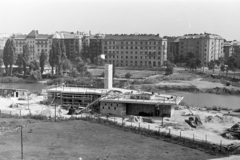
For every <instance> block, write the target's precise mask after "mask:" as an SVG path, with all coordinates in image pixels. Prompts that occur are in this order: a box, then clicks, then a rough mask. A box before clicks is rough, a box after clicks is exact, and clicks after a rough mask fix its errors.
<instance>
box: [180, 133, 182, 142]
mask: <svg viewBox="0 0 240 160" xmlns="http://www.w3.org/2000/svg"><path fill="white" fill-rule="evenodd" d="M181 138H182V132H181V131H180V140H181Z"/></svg>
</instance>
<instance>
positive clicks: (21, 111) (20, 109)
mask: <svg viewBox="0 0 240 160" xmlns="http://www.w3.org/2000/svg"><path fill="white" fill-rule="evenodd" d="M19 112H20V113H19V115H20V117H22V113H21V112H22V111H21V109H20V110H19Z"/></svg>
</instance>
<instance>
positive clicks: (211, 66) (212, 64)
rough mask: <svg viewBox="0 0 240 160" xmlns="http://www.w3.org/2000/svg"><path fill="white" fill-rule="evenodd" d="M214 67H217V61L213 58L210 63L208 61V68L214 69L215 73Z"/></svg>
mask: <svg viewBox="0 0 240 160" xmlns="http://www.w3.org/2000/svg"><path fill="white" fill-rule="evenodd" d="M214 67H215V62H214V61H213V60H211V61H210V62H209V63H208V69H209V70H213V73H214Z"/></svg>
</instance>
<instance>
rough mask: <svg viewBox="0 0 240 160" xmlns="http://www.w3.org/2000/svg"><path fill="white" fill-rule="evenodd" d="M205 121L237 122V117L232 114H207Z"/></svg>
mask: <svg viewBox="0 0 240 160" xmlns="http://www.w3.org/2000/svg"><path fill="white" fill-rule="evenodd" d="M205 122H206V123H237V122H239V118H237V117H232V116H220V115H215V116H207V117H206V118H205Z"/></svg>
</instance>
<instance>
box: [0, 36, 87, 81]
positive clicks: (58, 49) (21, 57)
mask: <svg viewBox="0 0 240 160" xmlns="http://www.w3.org/2000/svg"><path fill="white" fill-rule="evenodd" d="M22 50H23V52H22V53H21V54H18V55H17V54H16V47H15V42H14V40H13V39H12V38H10V39H8V40H7V42H6V44H5V47H4V49H3V56H2V59H0V64H1V65H2V64H4V66H5V75H6V76H12V75H13V73H12V72H13V65H17V66H18V72H19V73H20V72H23V76H24V77H25V76H26V75H27V74H28V73H29V74H30V77H32V78H33V79H36V80H39V79H41V77H42V75H43V73H44V66H45V65H46V64H49V65H50V66H51V68H52V69H51V70H52V71H51V73H52V75H54V69H55V73H56V75H59V76H62V75H63V71H64V70H71V74H72V75H73V76H79V75H89V74H90V73H89V72H87V68H86V65H85V63H84V62H83V60H82V59H81V57H76V58H75V60H74V61H75V62H76V64H77V66H76V68H73V66H72V62H71V61H70V60H69V59H68V57H67V55H66V47H65V44H64V42H63V41H62V40H54V41H53V42H52V47H51V49H50V51H49V55H48V54H47V53H46V52H45V50H42V51H41V54H40V56H39V58H38V59H34V58H33V59H32V58H31V56H32V55H31V54H32V53H31V52H30V47H29V44H28V43H26V44H24V45H23V47H22ZM27 68H28V69H27Z"/></svg>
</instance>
